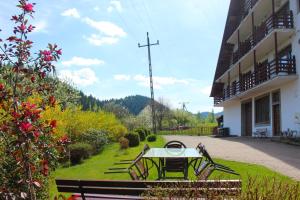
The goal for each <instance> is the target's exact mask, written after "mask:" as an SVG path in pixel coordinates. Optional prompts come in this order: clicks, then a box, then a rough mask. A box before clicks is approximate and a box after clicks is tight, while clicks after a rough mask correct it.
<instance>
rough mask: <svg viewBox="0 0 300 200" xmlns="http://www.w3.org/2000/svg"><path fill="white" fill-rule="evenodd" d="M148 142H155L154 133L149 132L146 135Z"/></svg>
mask: <svg viewBox="0 0 300 200" xmlns="http://www.w3.org/2000/svg"><path fill="white" fill-rule="evenodd" d="M147 141H148V142H155V141H156V135H154V134H151V135H149V136H148V137H147Z"/></svg>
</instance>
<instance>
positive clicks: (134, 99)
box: [79, 92, 150, 115]
mask: <svg viewBox="0 0 300 200" xmlns="http://www.w3.org/2000/svg"><path fill="white" fill-rule="evenodd" d="M79 103H80V104H81V105H82V110H91V111H98V110H99V109H100V108H103V106H104V105H107V104H116V105H119V106H121V107H124V108H125V109H127V110H128V111H129V113H131V114H133V115H138V114H139V113H140V112H141V111H142V110H143V109H144V108H145V107H146V106H147V105H149V103H150V98H148V97H145V96H141V95H134V96H128V97H125V98H121V99H110V100H104V101H100V100H98V99H97V98H95V97H93V96H91V95H90V96H87V95H85V94H84V93H83V92H80V100H79Z"/></svg>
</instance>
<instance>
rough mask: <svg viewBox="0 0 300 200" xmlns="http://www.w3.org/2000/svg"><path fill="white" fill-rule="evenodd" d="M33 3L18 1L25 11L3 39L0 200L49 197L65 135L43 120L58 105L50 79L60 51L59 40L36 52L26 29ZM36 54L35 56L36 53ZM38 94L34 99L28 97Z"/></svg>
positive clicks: (0, 42)
mask: <svg viewBox="0 0 300 200" xmlns="http://www.w3.org/2000/svg"><path fill="white" fill-rule="evenodd" d="M34 5H35V4H32V3H29V2H28V0H20V1H19V4H18V8H19V9H20V10H21V14H19V15H14V16H12V18H11V20H12V21H13V22H14V23H15V24H16V26H15V27H14V30H13V35H12V36H10V37H9V38H7V39H6V41H3V40H1V39H0V50H1V53H0V68H1V70H2V71H3V72H5V73H1V77H0V110H1V113H2V114H3V115H2V116H1V120H0V151H1V152H2V153H1V154H2V155H1V159H0V166H1V169H0V191H1V193H0V199H31V200H36V199H45V198H47V195H46V196H45V193H46V191H47V189H48V187H47V176H48V174H49V171H50V170H51V169H53V168H54V167H55V165H56V161H57V158H58V152H59V150H61V144H64V143H66V142H67V141H68V139H67V137H65V136H63V137H62V138H59V137H57V136H56V135H55V134H54V130H55V128H56V120H55V119H53V120H49V121H45V120H43V119H42V118H41V113H42V112H43V111H45V110H46V109H47V108H49V107H55V106H56V105H57V103H58V102H57V98H56V96H55V90H56V85H55V82H53V79H51V78H50V76H51V74H52V72H53V71H54V70H55V66H54V65H53V62H55V61H57V60H58V59H59V57H60V55H61V53H62V52H61V49H59V48H58V46H57V45H55V44H54V45H51V44H49V45H48V48H47V49H45V50H41V51H39V52H38V53H36V54H33V53H32V52H31V48H32V45H33V42H32V41H30V40H28V34H29V33H31V32H32V31H33V30H34V28H35V27H34V26H32V25H30V24H29V19H30V17H32V15H33V14H34V10H33V9H34ZM33 55H36V56H35V57H33ZM33 96H38V97H40V99H39V101H37V102H36V103H32V102H30V101H29V98H31V97H33Z"/></svg>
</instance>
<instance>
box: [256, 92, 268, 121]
mask: <svg viewBox="0 0 300 200" xmlns="http://www.w3.org/2000/svg"><path fill="white" fill-rule="evenodd" d="M269 123H270V95H267V96H263V97H260V98H257V99H256V100H255V124H258V125H259V124H269Z"/></svg>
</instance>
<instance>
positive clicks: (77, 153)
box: [69, 142, 93, 165]
mask: <svg viewBox="0 0 300 200" xmlns="http://www.w3.org/2000/svg"><path fill="white" fill-rule="evenodd" d="M69 149H70V160H71V163H72V165H76V164H79V163H81V162H82V160H83V159H86V158H89V157H90V155H92V153H93V147H92V145H90V144H86V143H81V142H79V143H75V144H71V145H69Z"/></svg>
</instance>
